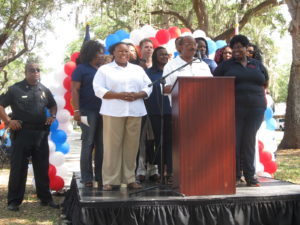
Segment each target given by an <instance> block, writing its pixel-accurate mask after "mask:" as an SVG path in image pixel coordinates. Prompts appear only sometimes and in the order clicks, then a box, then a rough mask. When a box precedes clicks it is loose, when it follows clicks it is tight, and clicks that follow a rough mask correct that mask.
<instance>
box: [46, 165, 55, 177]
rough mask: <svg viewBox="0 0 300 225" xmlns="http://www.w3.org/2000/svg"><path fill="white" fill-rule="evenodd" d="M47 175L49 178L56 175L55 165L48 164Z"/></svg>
mask: <svg viewBox="0 0 300 225" xmlns="http://www.w3.org/2000/svg"><path fill="white" fill-rule="evenodd" d="M48 176H49V179H50V180H51V179H52V178H53V177H55V176H56V167H55V166H53V165H52V164H49V168H48Z"/></svg>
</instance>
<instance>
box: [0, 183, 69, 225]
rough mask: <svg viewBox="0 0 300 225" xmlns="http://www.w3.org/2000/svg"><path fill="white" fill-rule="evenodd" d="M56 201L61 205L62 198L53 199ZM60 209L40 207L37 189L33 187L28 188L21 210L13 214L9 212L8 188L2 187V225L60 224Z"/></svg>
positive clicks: (0, 199) (0, 202)
mask: <svg viewBox="0 0 300 225" xmlns="http://www.w3.org/2000/svg"><path fill="white" fill-rule="evenodd" d="M53 199H54V201H55V202H57V203H61V202H62V201H63V199H62V198H61V197H53ZM60 214H61V211H60V210H59V209H53V208H50V207H48V206H40V201H39V199H38V198H37V197H36V194H35V189H34V187H33V186H32V185H27V186H26V191H25V195H24V201H23V203H22V204H21V205H20V210H19V211H17V212H12V211H9V210H7V187H3V186H1V187H0V224H2V225H4V224H5V225H16V224H22V225H23V224H30V225H40V224H42V225H50V224H51V225H53V224H60Z"/></svg>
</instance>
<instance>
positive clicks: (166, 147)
mask: <svg viewBox="0 0 300 225" xmlns="http://www.w3.org/2000/svg"><path fill="white" fill-rule="evenodd" d="M149 118H150V121H151V125H152V129H153V133H154V143H155V156H154V158H155V162H156V163H157V164H158V170H159V173H160V174H161V175H162V173H161V163H160V161H161V160H160V159H161V153H160V150H161V147H160V146H161V141H160V139H161V137H160V135H161V116H160V115H149ZM163 132H164V133H163V135H164V139H163V158H164V164H166V165H167V174H171V173H172V116H171V115H164V130H163Z"/></svg>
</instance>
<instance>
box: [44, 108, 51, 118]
mask: <svg viewBox="0 0 300 225" xmlns="http://www.w3.org/2000/svg"><path fill="white" fill-rule="evenodd" d="M45 112H46V116H47V117H50V116H51V113H50V111H49V109H47V108H46V109H45Z"/></svg>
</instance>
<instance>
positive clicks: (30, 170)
mask: <svg viewBox="0 0 300 225" xmlns="http://www.w3.org/2000/svg"><path fill="white" fill-rule="evenodd" d="M27 173H28V175H30V176H33V175H34V174H33V166H32V164H31V163H30V164H28V172H27Z"/></svg>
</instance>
